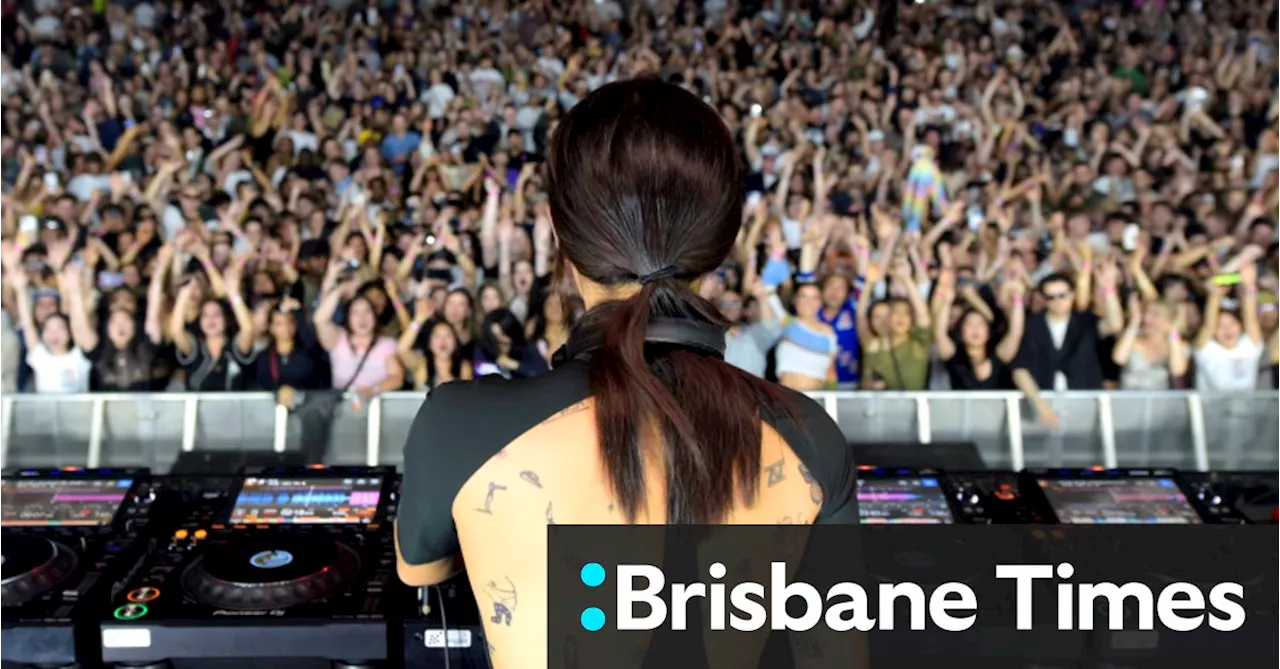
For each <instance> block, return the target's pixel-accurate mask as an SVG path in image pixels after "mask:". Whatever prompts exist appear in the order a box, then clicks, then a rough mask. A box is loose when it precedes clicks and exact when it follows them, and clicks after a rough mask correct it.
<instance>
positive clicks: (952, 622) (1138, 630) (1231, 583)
mask: <svg viewBox="0 0 1280 669" xmlns="http://www.w3.org/2000/svg"><path fill="white" fill-rule="evenodd" d="M548 529H549V531H550V556H549V557H550V560H549V566H548V569H549V572H550V573H549V575H548V576H549V583H550V593H549V594H550V605H549V608H550V610H549V612H548V613H549V623H550V624H549V630H548V633H549V639H548V642H549V651H548V652H549V655H550V657H549V658H548V659H549V666H550V667H552V669H584V668H587V667H610V668H615V669H627V668H631V667H635V668H637V669H639V668H641V667H644V668H654V669H686V668H692V667H713V668H714V667H727V668H733V669H740V668H744V667H767V668H769V669H777V668H784V667H797V668H798V669H800V668H803V669H807V668H814V669H826V668H827V667H894V668H898V667H939V666H944V665H950V666H961V667H970V666H973V667H977V666H982V667H984V668H993V667H1038V668H1043V669H1048V668H1051V667H1052V668H1056V667H1063V668H1065V667H1098V668H1102V667H1111V668H1120V667H1133V668H1139V667H1142V668H1145V667H1152V668H1155V667H1160V668H1170V667H1197V668H1198V669H1202V668H1203V667H1205V666H1223V667H1231V668H1232V669H1238V668H1241V667H1255V666H1256V667H1269V668H1274V667H1276V666H1277V662H1278V660H1280V652H1278V649H1280V631H1278V630H1280V618H1278V617H1277V591H1278V588H1280V579H1277V571H1278V570H1280V563H1278V561H1277V554H1278V546H1280V544H1278V541H1280V534H1278V533H1277V528H1275V527H1274V526H1271V527H1267V526H1180V527H1157V526H1115V525H1113V526H1033V525H1023V526H1014V525H1008V526H957V525H951V526H903V525H881V526H867V525H863V526H860V527H850V526H822V527H807V526H795V525H783V526H772V527H756V526H728V527H726V526H716V527H662V526H652V527H626V526H601V527H575V526H561V525H555V526H551V527H550V528H548ZM956 663H958V664H956ZM979 663H981V664H979Z"/></svg>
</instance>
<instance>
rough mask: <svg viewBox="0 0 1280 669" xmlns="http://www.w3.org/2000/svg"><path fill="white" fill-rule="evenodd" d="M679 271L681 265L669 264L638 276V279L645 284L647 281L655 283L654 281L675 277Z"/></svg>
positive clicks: (641, 283)
mask: <svg viewBox="0 0 1280 669" xmlns="http://www.w3.org/2000/svg"><path fill="white" fill-rule="evenodd" d="M679 272H680V268H679V267H676V266H675V265H667V266H666V267H663V268H662V269H660V270H658V271H656V272H650V273H648V274H644V275H640V276H637V277H636V280H637V281H639V282H640V285H642V286H643V285H645V284H647V283H653V282H654V281H661V280H662V279H666V278H668V277H673V276H675V275H676V274H678V273H679Z"/></svg>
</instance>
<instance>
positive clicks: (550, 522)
mask: <svg viewBox="0 0 1280 669" xmlns="http://www.w3.org/2000/svg"><path fill="white" fill-rule="evenodd" d="M547 524H548V525H555V524H556V519H555V518H554V517H552V515H551V502H547Z"/></svg>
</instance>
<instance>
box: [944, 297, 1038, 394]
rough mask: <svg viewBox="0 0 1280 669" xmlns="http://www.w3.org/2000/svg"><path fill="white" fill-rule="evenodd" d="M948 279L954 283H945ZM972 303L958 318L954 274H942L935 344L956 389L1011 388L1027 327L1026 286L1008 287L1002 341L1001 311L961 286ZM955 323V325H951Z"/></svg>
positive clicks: (967, 300) (969, 303) (952, 386)
mask: <svg viewBox="0 0 1280 669" xmlns="http://www.w3.org/2000/svg"><path fill="white" fill-rule="evenodd" d="M943 277H947V279H949V280H944V278H943ZM960 291H961V292H962V293H964V295H963V299H964V300H965V302H966V303H967V304H966V305H965V306H964V307H963V310H962V311H961V312H960V315H959V316H958V317H957V318H955V319H952V318H951V311H952V307H953V306H954V304H955V300H956V298H957V295H956V292H957V291H956V286H955V274H954V272H944V273H943V274H942V275H940V276H939V285H938V287H937V289H936V291H935V293H934V299H935V300H936V301H937V302H936V303H937V306H936V307H935V309H934V316H933V319H934V320H933V341H934V346H935V347H936V350H937V353H938V359H940V360H941V361H942V362H943V363H944V364H945V365H946V369H947V376H948V377H949V379H950V382H951V389H952V390H1007V389H1010V388H1012V387H1013V377H1012V372H1013V370H1012V367H1011V366H1010V365H1012V363H1013V361H1014V359H1015V358H1016V357H1017V355H1018V348H1019V347H1020V346H1021V344H1022V334H1023V332H1024V330H1025V328H1026V311H1025V309H1024V307H1023V299H1024V297H1025V294H1026V285H1025V284H1023V283H1022V282H1020V281H1010V282H1008V283H1006V284H1004V288H1003V291H1004V297H1005V298H1006V299H1007V302H1006V304H1007V305H1008V311H1007V313H1008V318H1007V321H1005V322H1004V333H1003V335H1002V336H999V337H996V336H994V335H996V334H998V333H997V332H996V325H997V322H996V321H997V318H996V316H997V312H995V310H994V309H993V308H992V306H991V305H990V304H988V303H987V302H986V301H984V300H983V299H982V297H981V296H980V295H979V294H978V293H977V291H976V290H974V289H973V288H972V284H970V285H967V286H964V287H961V288H960ZM952 323H954V326H952V325H951V324H952Z"/></svg>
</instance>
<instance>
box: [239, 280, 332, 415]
mask: <svg viewBox="0 0 1280 669" xmlns="http://www.w3.org/2000/svg"><path fill="white" fill-rule="evenodd" d="M266 304H267V306H273V307H274V308H272V309H271V310H270V312H269V316H268V326H267V345H266V347H265V348H264V349H263V350H262V351H260V352H259V353H258V354H257V356H255V358H254V367H255V369H254V373H255V381H256V386H255V387H256V388H258V389H261V390H269V391H272V392H274V393H275V394H276V401H277V402H279V403H280V405H281V406H285V407H289V408H293V407H295V406H297V405H298V403H299V401H300V399H301V398H300V397H299V395H300V394H302V393H306V392H307V391H310V390H322V389H324V388H328V387H330V383H329V369H328V366H327V365H326V364H325V362H326V360H325V358H326V356H325V354H324V351H323V349H322V348H321V347H320V343H319V342H318V341H317V340H316V335H315V330H314V329H313V328H312V326H311V324H310V323H309V322H307V320H306V319H304V318H300V315H301V314H302V304H301V303H300V302H298V300H297V299H295V298H292V297H286V298H284V299H283V300H281V301H280V302H279V303H272V302H268V303H266Z"/></svg>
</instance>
